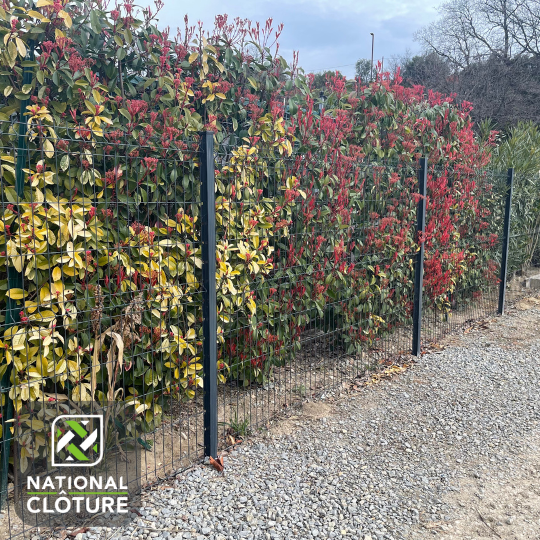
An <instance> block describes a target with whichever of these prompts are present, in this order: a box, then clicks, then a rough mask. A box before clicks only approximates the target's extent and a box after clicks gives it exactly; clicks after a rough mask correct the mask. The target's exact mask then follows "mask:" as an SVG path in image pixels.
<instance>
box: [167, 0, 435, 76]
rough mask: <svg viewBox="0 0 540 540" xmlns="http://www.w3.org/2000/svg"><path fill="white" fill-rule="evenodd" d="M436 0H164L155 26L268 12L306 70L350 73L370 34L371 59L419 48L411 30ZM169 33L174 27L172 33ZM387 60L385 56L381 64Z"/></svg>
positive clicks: (366, 51) (427, 17)
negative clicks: (185, 17)
mask: <svg viewBox="0 0 540 540" xmlns="http://www.w3.org/2000/svg"><path fill="white" fill-rule="evenodd" d="M440 3H441V0H369V1H366V0H364V1H362V0H271V1H269V0H250V1H247V0H198V1H193V0H192V1H190V2H184V1H183V0H165V7H164V8H163V10H162V11H161V13H160V16H159V19H160V26H170V28H171V31H176V28H177V27H180V28H183V26H184V22H183V19H184V15H185V14H186V13H187V15H188V16H189V19H190V23H192V24H194V23H196V22H197V21H198V20H201V21H203V23H204V26H205V27H207V28H210V27H212V26H213V22H214V17H215V16H216V15H218V14H225V13H226V14H227V15H228V16H229V19H232V18H234V17H242V18H248V19H251V20H253V21H260V22H264V21H266V19H267V18H269V17H272V18H273V20H274V23H275V24H276V25H277V24H279V23H283V24H284V25H285V27H284V30H283V34H282V35H281V38H280V44H281V45H280V53H281V54H282V55H283V56H284V57H285V58H286V59H287V60H291V59H292V54H293V51H295V50H296V51H299V52H300V60H299V65H300V66H301V67H303V68H304V70H305V71H306V73H308V72H311V71H313V72H318V71H324V70H326V69H331V70H336V69H337V70H339V71H341V73H343V74H344V75H346V76H347V77H352V76H354V64H355V62H356V60H358V59H359V58H370V57H371V36H370V32H373V33H374V34H375V51H374V58H375V59H376V60H377V59H378V60H381V59H382V58H383V57H385V58H386V59H388V58H390V57H392V56H400V55H403V54H404V53H405V51H406V50H407V49H408V50H410V51H411V52H412V53H418V52H420V48H419V45H418V43H416V42H415V41H414V39H413V35H414V32H415V31H416V30H418V29H419V28H421V27H422V26H424V25H426V24H428V23H430V22H431V21H433V20H435V19H436V18H437V6H438V5H439V4H440ZM171 33H173V32H171ZM386 62H387V60H385V64H386Z"/></svg>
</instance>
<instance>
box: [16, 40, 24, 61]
mask: <svg viewBox="0 0 540 540" xmlns="http://www.w3.org/2000/svg"><path fill="white" fill-rule="evenodd" d="M15 43H16V44H17V50H18V51H19V54H20V55H21V56H22V57H23V58H24V57H25V56H26V45H25V44H24V41H23V40H22V39H21V38H15Z"/></svg>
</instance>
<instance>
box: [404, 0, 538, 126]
mask: <svg viewBox="0 0 540 540" xmlns="http://www.w3.org/2000/svg"><path fill="white" fill-rule="evenodd" d="M439 11H440V14H441V18H440V19H439V20H438V21H436V22H434V23H432V24H431V25H429V26H427V27H425V28H423V29H421V30H420V31H419V32H418V33H417V34H416V39H417V40H418V41H419V42H420V43H421V44H422V46H423V48H424V51H425V52H424V55H423V56H420V57H415V58H413V59H411V61H410V62H409V63H408V64H406V65H405V66H404V67H405V69H404V76H405V79H406V80H407V76H408V79H409V81H410V82H411V83H414V84H424V85H425V86H428V87H430V88H433V89H435V90H439V91H442V92H453V93H456V95H457V97H458V99H464V100H467V101H472V102H473V104H474V107H475V109H474V116H475V117H476V119H477V120H482V119H484V118H488V117H491V118H493V119H494V120H495V121H496V122H497V124H498V125H499V127H504V126H507V125H508V124H514V123H515V122H517V121H518V120H529V119H532V120H534V121H540V105H539V102H540V76H539V75H538V74H539V73H540V0H451V1H449V2H446V3H444V4H442V5H441V6H440V8H439Z"/></svg>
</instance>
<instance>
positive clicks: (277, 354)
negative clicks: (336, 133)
mask: <svg viewBox="0 0 540 540" xmlns="http://www.w3.org/2000/svg"><path fill="white" fill-rule="evenodd" d="M335 165H336V164H334V163H331V162H329V161H328V160H324V159H314V158H311V159H307V158H306V157H305V156H301V155H296V156H295V155H293V156H292V157H283V156H277V157H276V156H265V157H262V156H256V155H255V154H253V156H250V155H249V151H248V149H247V148H246V149H245V150H243V153H242V154H241V155H239V154H238V152H237V150H233V149H231V148H228V147H227V145H225V144H222V145H221V146H220V147H219V148H218V150H217V155H216V169H217V174H216V178H217V213H218V219H217V221H218V225H217V226H218V234H217V237H218V239H221V242H220V241H219V240H218V258H219V268H220V269H219V271H218V274H219V277H218V286H217V288H218V294H217V303H218V311H219V313H220V321H219V323H218V324H219V325H220V331H221V342H220V347H219V352H218V357H219V360H218V365H219V368H220V375H221V378H222V382H223V384H222V385H221V387H220V396H219V401H220V412H219V417H220V422H221V426H222V433H223V436H224V438H225V442H226V443H228V444H233V443H234V442H235V441H236V440H237V438H238V437H241V436H242V435H244V434H245V432H246V431H247V429H248V428H249V427H256V426H260V425H261V424H262V423H264V422H265V421H266V420H267V419H268V418H269V417H270V416H271V415H273V414H275V413H277V412H280V411H281V410H283V407H285V406H289V405H290V404H292V403H294V402H298V401H301V400H303V399H305V398H311V397H313V396H315V395H318V394H320V393H321V392H322V391H323V390H324V389H325V388H328V387H335V386H337V385H340V384H342V383H343V382H344V381H345V380H350V379H351V378H354V377H355V376H356V375H358V374H360V373H364V371H365V370H366V369H367V368H369V367H371V366H373V365H374V364H376V363H378V362H379V361H380V360H381V359H383V358H385V359H388V358H390V357H391V356H392V355H396V354H399V353H403V352H408V351H409V349H410V331H404V328H405V327H407V326H408V325H410V322H411V315H412V296H413V291H412V283H413V264H412V258H413V254H414V253H415V251H416V246H417V244H416V238H415V225H416V217H415V212H416V204H415V200H414V198H413V197H411V192H414V190H415V186H416V182H417V180H416V175H417V172H416V168H415V167H413V166H405V165H403V164H398V163H396V164H394V165H389V164H384V165H380V166H377V165H375V164H358V163H347V164H340V165H341V167H339V168H338V170H339V173H338V174H335V173H334V174H332V173H331V170H332V167H335ZM335 170H336V169H335V168H334V171H335Z"/></svg>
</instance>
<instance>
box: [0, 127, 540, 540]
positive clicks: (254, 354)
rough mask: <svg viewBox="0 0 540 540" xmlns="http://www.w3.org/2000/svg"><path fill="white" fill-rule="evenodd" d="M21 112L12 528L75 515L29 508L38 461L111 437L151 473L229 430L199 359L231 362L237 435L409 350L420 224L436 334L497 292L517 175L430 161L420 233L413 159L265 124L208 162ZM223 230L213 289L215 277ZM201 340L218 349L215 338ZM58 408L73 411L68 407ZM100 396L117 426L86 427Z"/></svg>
mask: <svg viewBox="0 0 540 540" xmlns="http://www.w3.org/2000/svg"><path fill="white" fill-rule="evenodd" d="M20 129H21V125H20V124H17V123H10V122H3V123H0V140H1V148H0V157H1V164H2V178H1V200H0V236H1V238H0V244H2V245H3V246H4V247H2V250H3V251H2V252H1V253H0V265H1V266H0V310H1V311H0V323H1V324H2V335H1V336H0V339H1V340H2V344H3V348H0V355H1V358H0V360H1V361H0V375H1V376H2V401H1V411H0V412H1V414H2V434H3V444H2V447H1V448H0V450H1V451H2V460H1V464H2V475H1V476H0V479H3V481H4V483H0V492H1V494H2V501H1V504H2V509H6V510H7V511H6V512H5V514H4V518H3V519H4V522H5V523H4V525H5V530H6V531H8V535H10V536H17V535H21V534H26V533H27V532H28V531H31V530H32V529H33V528H35V527H36V526H40V527H45V528H46V529H47V530H49V529H50V528H54V527H60V528H65V527H67V526H70V525H73V523H72V521H73V520H71V521H70V519H71V518H69V517H68V516H67V515H64V514H62V515H58V514H54V515H48V516H47V517H46V519H43V517H37V516H35V515H34V514H32V513H30V514H29V513H28V512H25V511H24V507H25V504H26V503H27V498H25V497H26V496H27V495H28V482H27V480H28V477H36V478H37V477H38V476H40V475H41V476H40V477H42V476H43V475H46V474H50V473H51V471H54V470H56V469H55V467H56V468H61V467H62V466H64V465H65V464H66V463H68V464H69V463H70V462H71V464H72V463H73V461H74V460H80V461H81V462H83V465H84V462H89V461H92V460H97V459H98V458H100V456H101V458H103V464H102V469H103V470H105V472H107V473H111V474H112V473H114V475H116V477H118V476H120V475H121V476H122V477H123V478H124V479H125V482H126V484H127V487H126V489H127V490H128V491H130V492H136V491H137V490H138V489H140V488H141V487H142V485H144V484H145V483H148V482H152V481H153V480H155V479H156V478H157V477H162V476H163V475H166V474H168V473H170V472H171V471H177V470H178V469H180V468H182V467H183V466H187V465H189V464H190V463H192V462H193V461H194V460H195V459H197V458H200V457H202V455H203V441H204V435H205V433H206V435H208V433H209V430H212V429H215V425H208V424H209V422H213V420H212V418H215V415H214V416H213V415H207V419H206V424H207V425H205V424H204V423H203V409H204V407H205V404H204V401H203V391H204V390H205V388H206V389H208V388H209V385H211V384H213V381H209V380H208V376H209V370H207V371H206V373H203V365H205V363H206V365H207V366H210V365H211V364H210V363H209V362H213V361H216V362H217V376H218V411H217V420H218V422H219V427H220V430H219V437H220V439H219V448H223V447H224V446H227V445H231V444H235V443H236V442H237V441H238V440H239V439H241V438H242V437H243V436H244V435H245V434H246V433H247V432H248V431H249V429H254V428H257V427H260V426H262V425H264V424H265V423H266V421H267V420H268V419H269V418H270V417H272V416H274V415H276V414H277V413H279V412H280V411H282V410H283V408H284V407H286V406H290V405H292V404H294V403H299V402H301V401H303V400H305V399H307V398H313V397H315V396H319V395H321V394H322V393H324V391H325V389H328V388H336V387H339V386H340V385H342V384H343V383H345V382H347V383H348V382H349V381H351V380H353V379H354V378H355V377H357V376H359V375H365V374H366V373H369V371H370V370H371V369H373V368H375V367H377V366H378V365H380V364H384V363H388V364H391V363H392V362H394V361H396V360H397V359H399V358H400V357H401V356H402V355H405V354H408V353H409V352H410V350H411V342H412V326H413V325H412V317H413V311H414V303H413V299H414V275H415V265H414V262H415V258H416V256H417V253H418V251H419V246H420V242H424V247H425V261H424V287H423V308H424V317H423V321H422V323H423V325H422V339H424V340H435V339H438V338H440V337H442V335H444V334H445V333H446V332H449V331H451V330H452V329H455V328H457V327H460V326H462V325H463V324H465V323H466V322H467V321H469V320H471V319H476V318H479V317H482V316H485V315H488V314H491V313H494V312H495V310H496V308H497V298H498V290H499V289H498V288H499V271H500V261H501V252H502V249H501V242H502V240H503V236H502V228H503V221H504V201H505V197H506V175H505V174H495V173H493V172H491V171H469V172H464V171H448V170H444V169H440V168H433V167H432V168H431V169H430V174H429V177H428V194H427V201H426V203H427V216H426V227H425V231H424V233H423V234H421V235H420V236H419V235H418V234H417V231H416V226H417V215H416V214H417V208H418V205H419V202H420V201H421V200H422V198H421V197H420V195H419V186H418V174H419V170H418V165H417V164H411V163H405V162H402V161H396V162H391V163H388V162H384V163H373V162H371V163H368V162H365V163H364V162H361V161H356V160H354V159H347V160H345V159H343V158H340V157H339V156H338V157H336V156H333V155H326V156H312V155H309V156H308V155H303V154H302V153H301V152H300V151H297V152H293V153H291V152H290V151H289V150H291V149H289V148H287V147H286V145H283V144H282V145H281V146H280V144H281V143H279V138H278V139H276V141H277V142H276V141H273V140H272V139H271V137H270V135H268V134H266V135H267V136H268V137H269V139H268V140H267V141H265V144H262V145H251V144H249V139H240V138H237V137H236V136H235V135H234V134H231V135H228V136H227V137H226V138H225V139H224V140H222V139H221V138H219V137H216V141H215V142H216V147H215V160H214V168H213V169H212V160H211V158H210V159H209V160H206V161H205V165H204V167H203V169H204V170H203V173H202V174H201V178H200V177H199V175H200V170H201V167H200V160H201V153H200V139H199V137H194V138H193V139H189V140H188V139H186V140H183V139H182V140H177V139H174V136H171V138H170V139H162V140H161V143H162V144H157V143H156V141H153V142H150V135H148V134H143V133H137V134H133V133H124V132H120V131H117V130H112V129H111V130H110V131H106V132H104V133H99V134H98V133H95V132H92V131H90V130H88V129H86V128H84V127H80V128H78V129H75V130H73V129H67V128H66V127H63V126H55V125H52V123H51V122H50V121H49V119H48V118H46V117H43V118H37V119H34V120H33V122H31V123H30V126H29V130H28V133H27V134H26V135H25V136H24V137H19V136H18V135H19V132H20ZM171 134H172V135H174V133H172V132H171ZM206 139H207V143H208V139H209V136H207V137H206ZM205 148H206V149H207V150H208V148H209V146H206V147H205ZM336 160H337V161H336ZM209 169H210V170H209ZM214 173H215V223H211V222H210V219H209V218H208V217H207V218H206V222H205V227H202V223H201V222H202V217H203V215H204V216H212V215H213V213H212V212H203V208H202V205H203V200H202V198H201V180H202V181H203V182H209V180H208V179H209V178H210V180H211V179H212V174H214ZM205 175H206V176H205ZM203 177H204V178H203ZM209 185H210V184H209V183H208V184H207V186H209ZM209 193H211V190H207V192H205V200H210V199H211V197H209V196H208V195H209ZM206 210H208V208H206ZM209 230H212V231H213V232H215V239H216V253H215V255H216V277H215V283H216V295H215V297H213V295H210V293H209V291H208V290H205V289H204V287H203V282H202V276H203V272H202V269H203V265H205V264H208V258H209V257H211V256H212V254H211V253H210V254H208V257H207V258H206V259H205V257H203V253H202V249H201V248H202V242H203V238H202V234H203V231H205V232H206V233H207V234H208V231H209ZM530 231H533V233H534V229H527V230H525V232H523V227H521V228H517V229H513V234H514V237H513V239H511V251H510V253H511V256H510V260H511V263H510V264H511V271H512V272H513V271H514V269H515V268H516V264H517V263H516V262H513V261H514V259H512V257H515V256H516V251H519V250H523V249H525V250H527V249H528V250H529V251H528V252H531V253H533V254H534V253H536V251H535V250H534V249H535V248H531V246H528V247H527V246H526V247H525V248H523V246H522V245H521V244H519V242H518V240H516V238H517V235H525V236H527V235H529V236H530ZM529 236H527V238H529ZM205 241H206V240H205ZM528 241H529V243H530V242H531V240H530V239H529V240H528ZM512 242H513V243H512ZM531 249H532V251H531ZM528 252H527V253H528ZM535 257H536V255H533V256H530V257H529V260H530V261H535V260H536V259H535ZM518 258H519V257H518ZM516 260H517V259H516ZM205 261H206V262H205ZM206 268H207V269H208V266H207V267H206ZM203 300H204V301H203ZM203 304H204V305H205V306H206V309H207V310H208V311H207V312H209V313H211V312H212V310H213V309H215V312H216V315H217V335H206V336H205V335H203V334H204V331H203V328H205V327H207V328H209V327H210V326H209V325H208V324H207V325H206V326H205V325H204V324H203ZM209 331H210V330H207V331H206V333H208V332H209ZM205 340H206V343H207V344H208V343H210V342H211V341H212V340H213V341H214V342H216V344H217V354H216V358H208V357H209V356H211V354H213V352H212V353H211V354H207V355H206V357H204V353H203V343H204V342H205ZM209 340H210V341H209ZM206 350H207V351H214V347H213V346H212V347H208V348H207V349H206ZM205 378H206V385H205V387H204V388H203V379H205ZM207 395H208V394H207ZM208 403H211V402H210V401H207V404H206V407H207V408H208ZM207 412H208V411H207ZM59 415H74V416H76V417H77V419H76V420H74V421H75V423H76V425H77V426H78V427H75V424H61V425H55V424H54V422H55V420H56V419H57V417H58V416H59ZM100 415H101V417H102V418H103V435H102V436H101V439H99V441H100V444H99V445H98V444H96V445H95V446H90V443H89V442H88V441H87V442H85V440H86V439H85V437H86V436H87V435H89V436H90V437H91V436H92V435H91V434H93V433H94V432H95V429H94V428H95V427H96V426H97V425H98V424H99V422H98V420H97V419H95V420H94V417H97V416H100ZM87 419H92V420H91V422H90V423H88V422H87ZM71 429H73V430H75V432H76V433H75V434H70V430H71ZM12 430H13V437H12V436H11V435H12ZM205 430H206V432H205ZM67 436H69V437H79V438H78V439H77V438H75V439H73V440H72V439H71V438H69V437H68V438H69V440H68V438H66V437H67ZM90 440H91V441H92V444H93V443H94V440H93V439H90ZM70 441H71V442H72V443H73V444H69V442H70ZM73 441H75V442H73ZM101 443H102V444H101ZM86 451H88V452H89V453H88V454H84V452H86ZM83 454H84V455H83ZM81 456H82V457H81ZM53 458H54V460H53ZM101 458H100V459H101ZM85 466H86V467H87V465H85ZM81 470H87V469H81ZM35 482H38V481H37V480H35ZM33 485H34V484H33ZM35 489H37V488H35ZM58 493H59V490H56V492H54V491H52V492H51V493H50V495H51V500H50V501H49V502H50V503H51V504H53V505H54V504H55V500H56V499H55V495H57V494H58ZM113 517H114V516H113ZM111 523H112V524H114V523H113V522H111ZM111 523H109V524H111ZM95 524H99V523H98V521H95Z"/></svg>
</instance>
